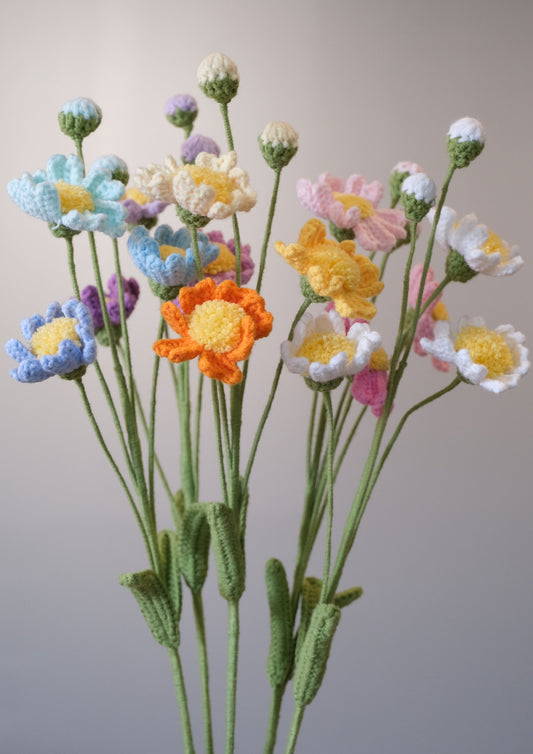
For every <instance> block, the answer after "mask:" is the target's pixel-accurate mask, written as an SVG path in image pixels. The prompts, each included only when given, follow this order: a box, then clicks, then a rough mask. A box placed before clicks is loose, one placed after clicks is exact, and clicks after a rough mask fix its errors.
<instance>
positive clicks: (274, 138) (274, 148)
mask: <svg viewBox="0 0 533 754" xmlns="http://www.w3.org/2000/svg"><path fill="white" fill-rule="evenodd" d="M258 140H259V147H260V149H261V153H262V155H263V157H264V158H265V162H266V163H267V165H269V166H270V167H271V168H272V169H273V170H280V169H281V168H284V167H285V166H286V165H288V164H289V162H290V161H291V160H292V158H293V157H294V155H295V154H296V152H297V151H298V134H297V133H296V131H295V130H294V128H293V127H292V126H290V125H289V124H288V123H284V122H283V121H276V122H271V123H267V125H266V126H265V128H264V129H263V133H262V134H260V136H259V137H258Z"/></svg>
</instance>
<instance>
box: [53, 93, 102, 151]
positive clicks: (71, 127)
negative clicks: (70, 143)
mask: <svg viewBox="0 0 533 754" xmlns="http://www.w3.org/2000/svg"><path fill="white" fill-rule="evenodd" d="M57 118H58V120H59V127H60V129H61V130H62V131H63V133H64V134H66V135H67V136H70V138H71V139H73V140H74V141H76V142H80V141H83V139H85V137H86V136H89V134H91V133H92V132H93V131H96V129H97V128H98V126H99V125H100V123H101V122H102V111H101V110H100V108H99V107H98V105H97V104H96V102H93V101H92V99H89V98H88V97H78V98H77V99H73V100H69V102H66V103H65V104H64V105H63V107H62V108H61V110H60V111H59V113H58V116H57Z"/></svg>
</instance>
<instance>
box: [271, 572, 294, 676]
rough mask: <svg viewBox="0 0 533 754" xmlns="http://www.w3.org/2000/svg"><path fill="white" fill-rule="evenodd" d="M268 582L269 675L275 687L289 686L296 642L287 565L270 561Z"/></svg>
mask: <svg viewBox="0 0 533 754" xmlns="http://www.w3.org/2000/svg"><path fill="white" fill-rule="evenodd" d="M265 581H266V588H267V598H268V606H269V608H270V651H269V654H268V660H267V675H268V679H269V681H270V685H271V686H272V688H276V686H280V685H282V684H284V683H285V681H286V680H287V678H288V677H289V674H290V671H291V668H292V658H293V641H292V621H291V598H290V594H289V584H288V582H287V575H286V573H285V568H284V567H283V563H281V561H279V560H277V559H276V558H270V560H268V561H267V564H266V566H265Z"/></svg>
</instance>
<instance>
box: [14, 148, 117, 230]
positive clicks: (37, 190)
mask: <svg viewBox="0 0 533 754" xmlns="http://www.w3.org/2000/svg"><path fill="white" fill-rule="evenodd" d="M7 191H8V193H9V196H10V197H11V198H12V199H13V201H14V202H16V204H18V206H19V207H20V208H21V209H23V210H24V212H27V213H28V214H29V215H32V216H33V217H37V218H39V219H40V220H44V221H45V222H47V223H49V224H50V226H51V228H52V230H57V229H59V228H60V226H63V227H65V228H69V229H71V230H74V231H82V230H90V231H101V232H102V233H105V234H106V235H108V236H111V237H112V238H118V237H119V236H121V235H122V234H123V233H124V231H125V230H126V223H125V216H126V210H125V209H124V208H123V206H122V205H121V204H120V201H119V200H120V199H121V197H122V195H123V194H124V185H123V184H122V183H121V182H120V181H115V180H113V179H112V177H111V171H110V170H108V169H107V168H104V167H99V166H98V165H93V167H92V168H91V169H90V170H89V172H88V173H87V175H86V176H85V177H84V168H83V163H82V161H81V160H80V158H79V157H77V156H76V155H69V156H68V157H65V156H64V155H61V154H56V155H54V156H53V157H51V158H50V159H49V160H48V163H47V166H46V172H45V171H43V170H38V171H37V172H36V173H34V174H33V175H30V174H29V173H24V175H23V176H22V178H16V179H15V180H13V181H10V182H9V183H8V185H7Z"/></svg>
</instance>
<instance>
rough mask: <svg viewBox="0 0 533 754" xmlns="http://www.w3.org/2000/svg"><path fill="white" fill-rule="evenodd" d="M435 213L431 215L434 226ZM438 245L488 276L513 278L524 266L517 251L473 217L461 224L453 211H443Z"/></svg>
mask: <svg viewBox="0 0 533 754" xmlns="http://www.w3.org/2000/svg"><path fill="white" fill-rule="evenodd" d="M434 217H435V210H431V211H430V212H429V214H428V220H429V221H430V222H433V218H434ZM435 238H436V241H437V243H439V244H440V245H441V246H442V247H443V248H444V249H446V250H448V251H449V250H453V251H456V252H457V253H458V254H460V255H461V256H462V257H463V259H464V260H465V262H466V264H467V265H468V266H469V267H470V269H472V270H474V271H475V272H482V273H483V274H485V275H493V276H500V275H511V274H512V273H513V272H516V271H517V270H518V269H519V268H520V267H521V266H522V265H523V264H524V260H523V259H522V257H520V256H518V253H517V251H518V247H517V246H509V244H508V243H506V242H505V241H503V240H502V239H501V238H500V237H499V236H497V235H496V234H495V233H493V232H492V231H491V230H489V228H487V226H486V225H481V224H480V223H479V222H478V219H477V217H476V216H475V215H474V214H470V215H466V216H465V217H463V218H462V219H461V220H460V221H458V220H457V213H456V212H455V210H453V209H451V208H450V207H443V208H442V212H441V216H440V218H439V222H438V225H437V230H436V234H435Z"/></svg>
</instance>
